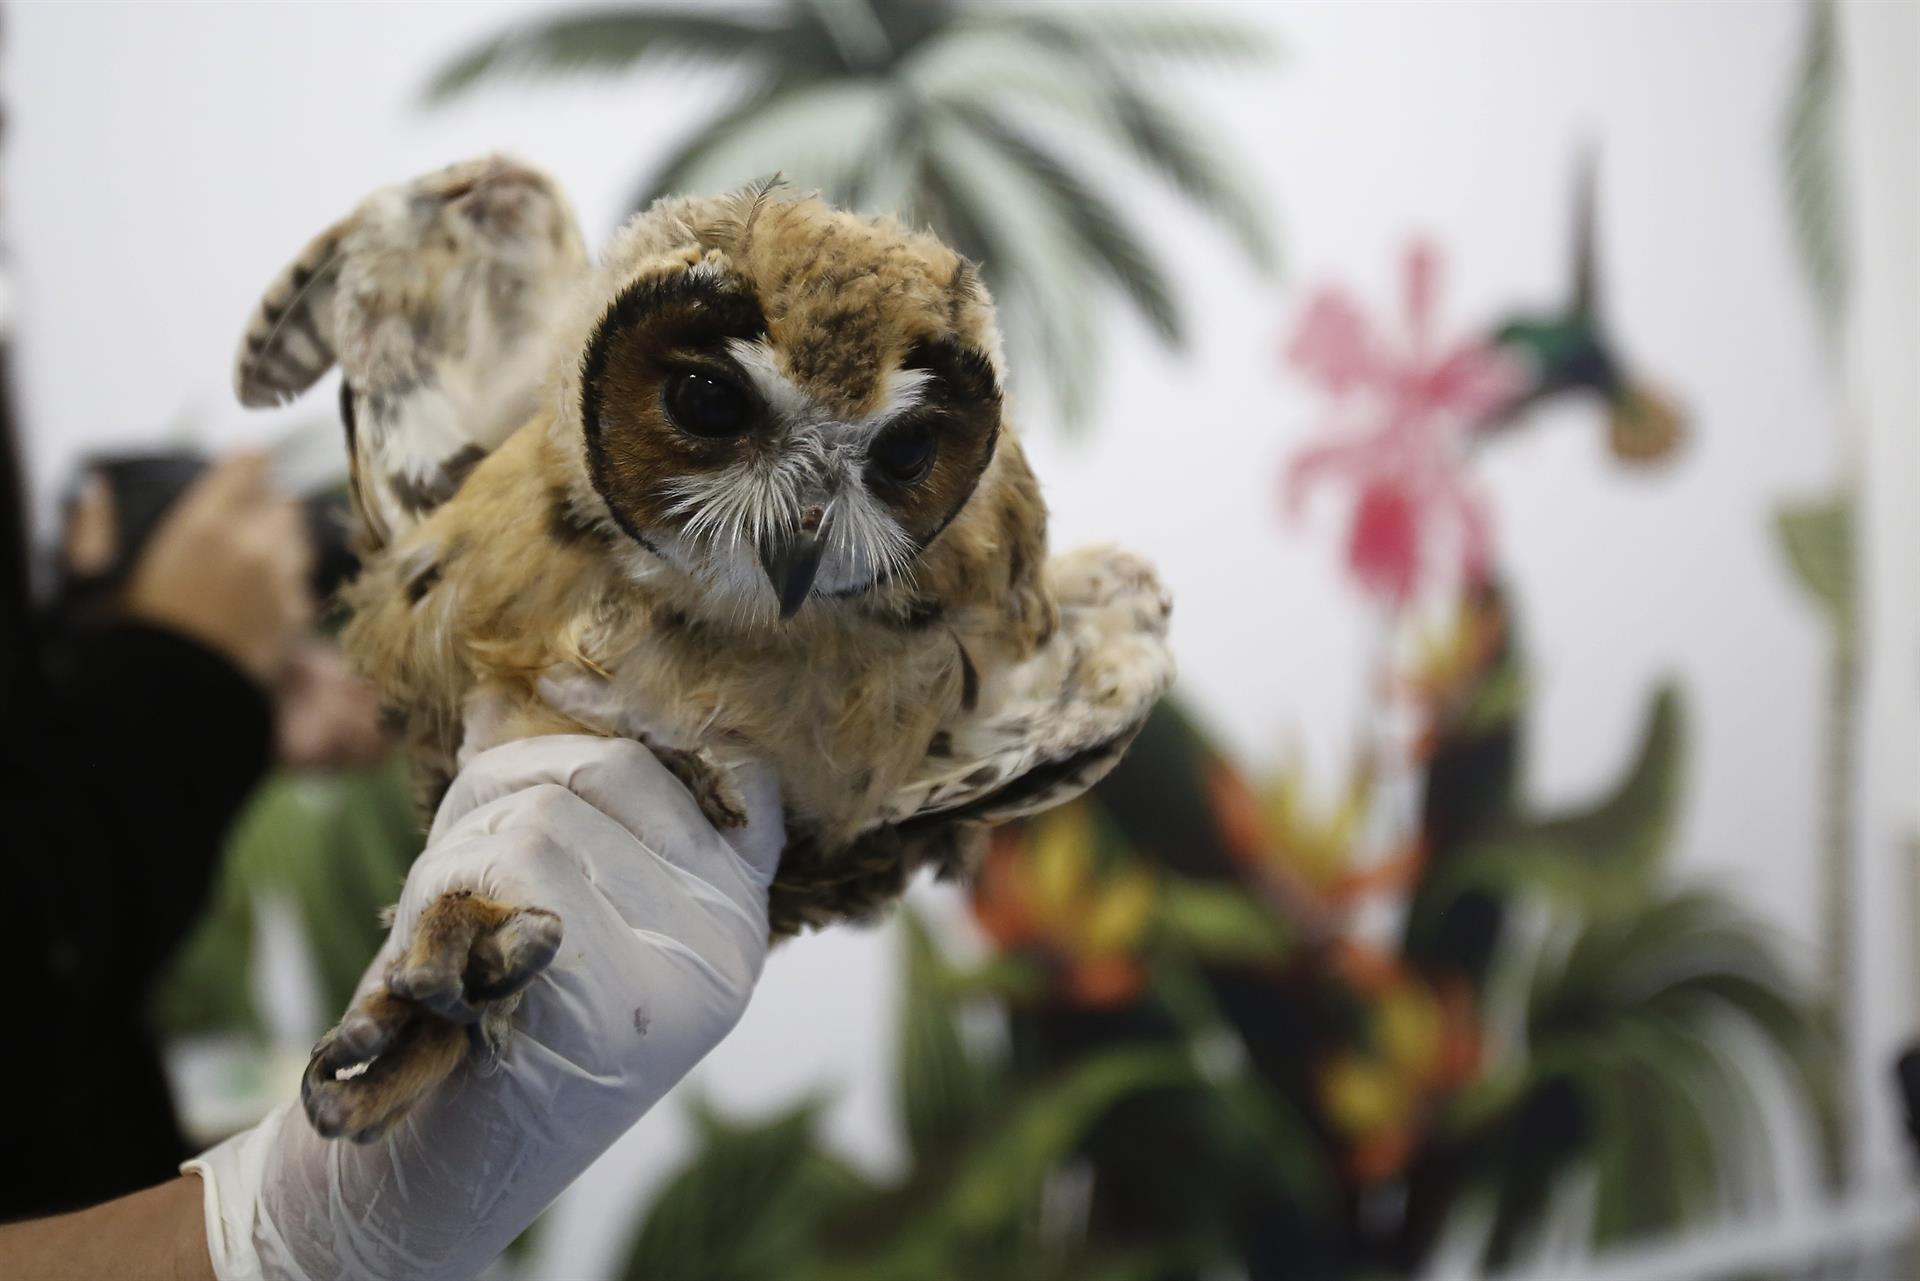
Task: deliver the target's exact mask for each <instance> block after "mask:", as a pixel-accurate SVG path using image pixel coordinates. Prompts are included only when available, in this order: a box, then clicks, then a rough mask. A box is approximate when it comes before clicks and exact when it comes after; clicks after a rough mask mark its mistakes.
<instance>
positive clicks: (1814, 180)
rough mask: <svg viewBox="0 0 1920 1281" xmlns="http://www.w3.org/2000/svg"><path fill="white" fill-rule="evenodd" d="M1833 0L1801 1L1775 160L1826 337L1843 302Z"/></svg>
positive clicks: (1844, 282) (1833, 331)
mask: <svg viewBox="0 0 1920 1281" xmlns="http://www.w3.org/2000/svg"><path fill="white" fill-rule="evenodd" d="M1836 8H1837V6H1836V5H1835V4H1834V3H1833V0H1812V2H1811V3H1809V4H1808V5H1807V6H1806V9H1807V28H1806V36H1805V41H1804V44H1803V45H1802V47H1801V53H1800V71H1799V75H1798V77H1797V78H1796V80H1795V83H1794V89H1793V97H1792V99H1791V101H1790V102H1789V103H1788V106H1787V113H1786V119H1785V121H1784V128H1783V129H1782V131H1781V167H1782V169H1783V170H1784V173H1785V177H1786V184H1787V202H1788V205H1789V208H1790V209H1791V211H1792V214H1793V230H1794V238H1795V240H1796V242H1797V243H1798V246H1799V249H1800V261H1801V264H1802V266H1803V267H1804V268H1805V269H1806V272H1807V279H1808V281H1809V282H1810V283H1811V284H1812V286H1813V294H1814V300H1815V302H1816V303H1817V304H1818V306H1819V309H1820V319H1821V321H1822V323H1823V324H1824V325H1825V326H1826V330H1827V333H1828V336H1829V337H1832V336H1833V335H1835V334H1836V333H1837V331H1838V329H1839V326H1840V321H1841V313H1842V312H1843V311H1844V310H1845V308H1846V301H1847V261H1846V258H1847V254H1846V244H1845V239H1844V237H1845V232H1844V227H1845V222H1846V218H1845V213H1844V210H1843V209H1842V192H1841V189H1840V159H1839V155H1840V138H1839V122H1838V118H1837V117H1838V111H1839V98H1840V74H1841V69H1840V35H1839V22H1838V19H1837V15H1836Z"/></svg>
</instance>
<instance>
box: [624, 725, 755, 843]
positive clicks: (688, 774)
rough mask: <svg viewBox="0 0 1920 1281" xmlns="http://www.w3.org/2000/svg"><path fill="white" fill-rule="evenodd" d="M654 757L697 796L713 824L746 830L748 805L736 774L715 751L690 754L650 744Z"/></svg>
mask: <svg viewBox="0 0 1920 1281" xmlns="http://www.w3.org/2000/svg"><path fill="white" fill-rule="evenodd" d="M647 748H648V750H650V751H651V752H652V753H653V755H654V758H655V759H656V760H658V761H659V762H660V763H661V764H662V765H664V766H666V767H667V773H669V774H671V775H673V776H674V777H675V778H677V779H679V780H680V785H681V786H682V787H684V788H686V789H687V791H688V792H690V793H691V794H692V796H693V803H694V804H696V805H698V806H699V807H700V813H701V814H702V815H704V816H705V817H706V820H707V821H708V822H709V823H712V824H713V825H714V826H715V827H718V828H734V827H745V826H746V825H747V802H746V798H745V797H743V796H742V795H741V794H740V789H739V787H738V786H737V785H736V784H735V783H734V781H733V773H732V771H731V770H729V769H727V767H726V766H724V765H722V764H721V763H720V762H719V761H718V760H717V759H716V758H715V757H714V756H713V754H712V753H711V752H706V751H686V750H683V749H681V748H677V747H661V746H660V745H658V744H656V743H648V744H647Z"/></svg>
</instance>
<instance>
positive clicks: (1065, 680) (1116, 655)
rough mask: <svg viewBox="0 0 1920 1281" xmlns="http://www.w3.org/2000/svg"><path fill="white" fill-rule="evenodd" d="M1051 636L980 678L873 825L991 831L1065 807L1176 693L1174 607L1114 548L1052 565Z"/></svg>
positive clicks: (1151, 578) (1146, 572)
mask: <svg viewBox="0 0 1920 1281" xmlns="http://www.w3.org/2000/svg"><path fill="white" fill-rule="evenodd" d="M1047 578H1048V585H1049V587H1050V589H1051V590H1052V593H1053V596H1054V599H1055V601H1056V602H1057V603H1058V604H1059V607H1060V626H1059V628H1058V630H1057V631H1055V632H1054V634H1053V636H1052V637H1051V638H1049V640H1048V641H1047V643H1046V644H1045V645H1044V646H1042V647H1041V649H1040V651H1039V652H1038V653H1036V654H1035V655H1034V656H1033V657H1031V658H1029V659H1027V660H1026V661H1025V662H1023V663H1021V664H1019V665H1017V666H1015V667H1012V668H1009V669H1007V670H1005V671H1001V672H983V673H978V674H977V687H976V691H975V692H976V698H975V700H974V707H973V710H972V711H971V712H970V713H969V714H968V715H967V716H966V717H965V719H963V720H961V721H960V722H958V723H957V724H956V725H954V726H953V727H952V728H951V729H950V730H949V731H947V732H945V733H943V734H941V735H940V736H939V737H937V738H936V739H935V740H934V744H933V748H932V750H931V751H930V752H929V754H928V757H927V759H926V762H925V764H924V765H923V766H922V768H921V770H920V771H919V773H918V774H917V775H916V776H915V778H914V779H913V780H912V781H911V782H910V783H909V784H908V785H907V786H906V787H904V788H902V789H901V790H900V791H899V792H898V793H896V794H895V796H894V797H893V800H892V802H891V803H890V804H889V805H888V806H887V808H886V811H885V812H884V814H883V816H882V819H881V821H882V822H884V823H889V824H893V825H896V826H900V827H902V828H906V829H914V828H924V827H928V826H932V825H945V824H957V823H964V824H974V825H981V826H990V825H992V824H995V823H1004V822H1008V821H1010V820H1012V819H1016V818H1022V817H1025V816H1026V815H1029V814H1037V813H1039V812H1040V811H1042V810H1047V809H1051V808H1053V807H1054V806H1056V805H1060V804H1064V803H1065V802H1067V801H1070V800H1072V799H1073V798H1074V797H1076V796H1078V795H1080V793H1082V792H1084V791H1086V790H1087V789H1088V788H1090V787H1092V786H1093V785H1094V784H1095V783H1097V782H1099V781H1100V780H1101V779H1102V778H1103V777H1105V776H1106V773H1107V771H1108V770H1110V769H1112V768H1113V766H1114V765H1115V763H1116V762H1118V761H1119V759H1120V756H1121V754H1122V753H1123V752H1125V751H1126V749H1127V747H1128V745H1129V744H1131V743H1132V742H1133V738H1134V735H1136V734H1138V733H1139V732H1140V727H1141V725H1143V724H1144V723H1145V722H1146V719H1147V714H1148V713H1149V712H1151V711H1152V710H1153V706H1154V704H1155V703H1157V702H1158V701H1159V700H1160V697H1161V695H1163V694H1165V693H1166V692H1167V689H1168V687H1169V686H1171V685H1172V684H1173V652H1172V650H1171V649H1170V648H1169V647H1168V645H1167V620H1168V617H1169V615H1170V614H1171V612H1172V604H1171V602H1170V600H1169V598H1168V596H1167V593H1166V591H1165V590H1164V589H1163V588H1162V587H1161V586H1160V581H1159V579H1158V578H1157V577H1156V576H1155V574H1154V572H1153V568H1152V566H1150V565H1148V564H1147V563H1146V562H1145V561H1143V560H1141V559H1139V558H1138V557H1136V556H1133V555H1131V554H1130V553H1128V552H1124V551H1121V550H1119V549H1118V548H1114V547H1089V548H1083V549H1081V550H1079V551H1076V552H1071V553H1068V554H1066V555H1064V556H1057V557H1055V558H1054V559H1053V560H1052V561H1051V562H1050V563H1049V564H1048V566H1047Z"/></svg>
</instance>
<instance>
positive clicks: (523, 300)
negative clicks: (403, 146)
mask: <svg viewBox="0 0 1920 1281" xmlns="http://www.w3.org/2000/svg"><path fill="white" fill-rule="evenodd" d="M586 267H587V258H586V251H585V248H584V247H583V245H582V243H581V240H580V234H579V231H578V228H577V226H576V222H575V219H574V215H573V210H572V208H571V207H570V206H569V205H568V204H567V201H566V198H565V197H564V196H563V195H562V194H561V193H560V191H559V189H558V188H557V187H556V186H555V185H554V183H553V182H552V180H551V179H549V178H547V177H546V176H545V175H544V174H540V173H537V172H535V171H533V170H531V169H528V168H526V167H524V166H522V165H520V164H517V163H515V162H513V161H510V160H505V159H502V158H499V157H486V158H483V159H479V160H469V161H465V162H463V163H461V164H457V165H453V166H451V167H449V168H446V169H442V170H438V171H436V172H434V173H430V174H427V175H424V176H423V177H420V178H416V179H414V180H413V181H411V182H406V183H401V184H398V185H396V186H392V187H386V188H383V189H381V190H380V191H377V192H375V193H374V194H373V195H371V196H369V197H368V198H367V199H366V200H365V201H364V202H363V203H362V204H361V205H360V207H359V208H358V209H356V210H355V211H354V212H353V213H352V214H351V215H349V216H348V217H347V218H345V219H343V220H342V221H341V222H339V223H336V224H335V225H334V226H332V227H330V228H328V229H327V230H326V231H325V232H322V233H321V234H320V235H319V236H318V237H316V238H315V239H314V240H313V242H312V243H311V244H309V245H308V246H307V248H306V249H305V250H304V251H302V253H301V254H300V256H299V257H298V258H296V259H295V260H294V261H293V262H292V263H291V264H290V265H289V266H288V267H287V268H286V269H285V270H284V271H282V272H281V273H280V275H279V277H278V278H277V279H275V281H274V282H273V284H272V285H270V286H269V287H268V289H267V291H266V293H265V295H264V296H263V297H262V298H261V300H260V302H259V304H258V305H257V306H256V308H255V310H254V314H253V317H252V318H251V320H250V321H249V322H248V325H247V330H246V335H245V337H244V339H243V340H242V342H241V345H240V351H239V354H238V357H237V359H236V361H235V364H234V388H235V391H236V392H237V393H238V394H239V397H240V400H241V403H243V404H246V405H251V406H266V405H273V404H278V403H280V402H283V401H287V400H291V399H293V398H294V397H295V396H298V395H299V394H300V393H302V392H304V391H306V390H307V389H308V388H309V387H311V386H312V385H313V384H314V383H315V382H316V381H318V380H319V378H320V376H321V375H322V374H324V373H326V371H327V370H328V369H329V368H331V367H332V366H333V365H334V364H335V363H336V362H337V363H338V364H339V365H340V367H341V372H342V381H341V388H340V413H341V419H342V421H343V424H344V426H345V428H346V434H347V453H348V457H349V466H350V477H351V482H352V489H353V500H354V508H355V511H356V513H357V515H358V517H359V520H360V525H361V531H362V533H361V536H362V538H363V540H364V541H365V543H366V544H367V547H368V549H373V548H378V547H382V546H385V545H386V544H388V543H389V542H391V541H393V540H394V539H396V538H398V537H400V536H401V535H403V534H404V533H406V531H408V530H409V529H411V528H412V527H413V526H414V525H415V524H417V523H419V521H421V520H422V519H424V518H425V517H426V516H427V515H428V514H429V513H430V512H432V511H433V510H434V508H436V507H438V506H439V505H440V504H441V503H443V502H445V501H446V500H447V499H448V498H450V497H452V496H453V493H454V491H455V490H457V489H458V488H459V487H460V482H461V481H462V480H464V479H465V478H466V474H467V473H468V472H469V471H471V470H472V469H473V466H474V465H475V464H476V463H478V462H479V461H480V459H482V458H484V457H485V456H486V455H487V454H488V453H490V452H491V451H492V450H493V449H494V448H495V447H496V446H497V445H499V444H500V442H501V441H503V440H505V439H506V437H507V436H508V435H510V434H511V433H512V432H513V430H514V429H515V428H517V427H519V426H520V425H521V424H522V423H523V422H525V421H526V420H527V419H528V418H529V417H531V416H532V414H533V412H534V410H535V409H536V408H537V405H538V397H539V394H540V390H541V386H542V382H543V380H544V378H545V376H546V372H547V369H548V366H549V363H550V354H551V352H550V347H549V341H550V336H551V334H552V331H553V321H554V318H555V316H556V314H557V313H558V311H559V310H560V308H562V307H563V306H564V305H565V303H566V300H567V299H568V297H569V296H570V295H571V292H572V290H573V289H574V287H575V286H576V284H577V283H578V281H579V280H580V279H581V277H582V276H584V274H585V272H586Z"/></svg>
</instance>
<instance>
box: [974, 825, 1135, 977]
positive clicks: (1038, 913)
mask: <svg viewBox="0 0 1920 1281" xmlns="http://www.w3.org/2000/svg"><path fill="white" fill-rule="evenodd" d="M1096 838H1097V832H1096V829H1095V823H1094V816H1093V813H1092V811H1091V810H1090V809H1089V807H1088V806H1087V805H1086V804H1085V803H1084V802H1083V803H1080V804H1074V805H1066V806H1063V807H1061V808H1060V809H1057V810H1054V811H1052V812H1051V813H1049V814H1046V815H1043V816H1041V817H1039V818H1035V819H1030V820H1029V821H1028V822H1027V823H1026V824H1025V825H1024V827H1023V830H1022V831H1021V832H1020V833H1019V834H1014V833H1012V832H1011V831H1005V832H1003V833H1002V834H1000V835H997V836H996V837H995V839H994V842H993V844H992V846H991V848H990V851H989V854H988V857H987V861H986V865H985V866H984V867H982V868H981V873H980V877H979V879H978V881H977V882H976V889H975V891H974V915H975V917H976V918H977V919H978V920H979V922H980V924H981V927H982V928H983V929H984V930H986V932H987V934H988V936H989V937H991V938H992V939H993V940H994V942H995V943H996V944H998V945H999V946H1000V947H1001V948H1002V949H1003V950H1006V951H1028V952H1037V953H1039V954H1040V955H1042V956H1043V957H1045V958H1046V959H1048V960H1049V961H1051V962H1052V963H1053V964H1054V965H1055V966H1056V967H1057V969H1058V970H1059V972H1060V973H1061V975H1062V977H1063V986H1064V989H1065V991H1066V992H1067V993H1068V995H1069V996H1070V997H1072V999H1074V1000H1075V1001H1077V1002H1079V1003H1080V1004H1083V1005H1090V1006H1107V1005H1116V1004H1123V1003H1125V1002H1127V1001H1131V1000H1133V999H1134V998H1136V997H1137V996H1139V994H1140V992H1141V991H1142V989H1143V988H1144V987H1145V986H1146V974H1145V971H1144V970H1143V969H1142V968H1141V966H1140V963H1139V960H1138V952H1139V949H1140V944H1141V942H1142V941H1143V939H1144V938H1145V936H1146V933H1147V930H1148V928H1149V927H1150V926H1151V925H1152V923H1153V915H1154V911H1155V909H1156V907H1157V906H1158V901H1159V885H1158V882H1157V881H1156V879H1155V878H1154V875H1153V873H1152V872H1151V871H1150V870H1148V869H1147V868H1146V867H1145V866H1144V865H1143V864H1141V863H1139V862H1137V861H1129V862H1128V863H1126V864H1125V865H1124V866H1121V867H1119V868H1117V869H1113V870H1102V869H1101V868H1100V867H1099V866H1098V863H1099V859H1098V857H1097V854H1098V852H1097V849H1096V845H1097V840H1096Z"/></svg>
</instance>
